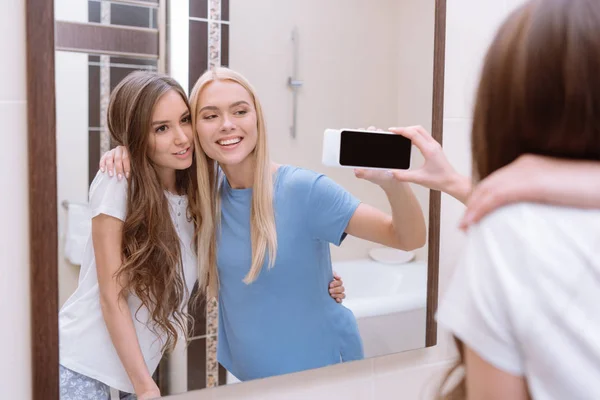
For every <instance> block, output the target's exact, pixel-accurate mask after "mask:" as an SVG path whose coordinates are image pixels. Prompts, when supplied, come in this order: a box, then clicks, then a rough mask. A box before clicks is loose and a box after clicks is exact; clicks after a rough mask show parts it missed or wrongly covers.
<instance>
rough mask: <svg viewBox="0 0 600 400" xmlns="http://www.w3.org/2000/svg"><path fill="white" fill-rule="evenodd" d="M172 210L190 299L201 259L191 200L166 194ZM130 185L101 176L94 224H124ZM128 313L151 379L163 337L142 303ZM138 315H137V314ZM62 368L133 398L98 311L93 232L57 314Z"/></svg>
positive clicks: (132, 301) (132, 303)
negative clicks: (104, 220) (100, 218)
mask: <svg viewBox="0 0 600 400" xmlns="http://www.w3.org/2000/svg"><path fill="white" fill-rule="evenodd" d="M165 195H166V196H167V198H168V200H169V204H170V210H171V218H172V220H173V224H174V225H175V229H176V231H177V233H178V234H179V239H180V244H181V251H182V260H183V270H184V275H185V283H186V286H187V289H188V293H191V291H192V288H193V286H194V284H195V282H196V280H197V277H198V273H197V270H196V262H197V257H196V254H195V252H194V251H193V247H192V243H193V238H194V224H193V222H191V221H188V219H187V215H186V209H187V203H188V202H187V197H186V196H176V195H173V194H170V193H168V192H165ZM126 201H127V182H126V180H125V179H123V180H121V181H119V180H118V179H116V178H110V177H109V176H108V175H106V174H103V173H98V175H96V178H95V179H94V181H93V182H92V185H91V187H90V203H89V206H90V211H91V215H92V218H93V217H95V216H97V215H99V214H106V215H109V216H112V217H115V218H118V219H120V220H122V221H124V220H125V216H126V207H127V202H126ZM128 304H129V309H130V310H131V314H132V316H133V317H134V318H133V321H134V326H135V329H136V333H137V337H138V341H139V344H140V348H141V350H142V353H143V355H144V360H145V361H146V365H147V366H148V370H149V371H150V373H151V374H152V373H153V372H154V370H155V369H156V367H157V366H158V363H159V361H160V359H161V357H162V353H161V347H162V345H163V344H164V336H161V337H157V335H156V334H155V333H153V332H152V330H150V329H149V328H148V327H147V326H146V323H147V322H148V321H149V312H148V309H147V308H145V307H142V308H141V309H140V310H139V311H137V309H138V307H139V306H140V305H141V301H140V300H139V298H137V297H135V296H133V295H130V296H129V299H128ZM136 311H137V314H136ZM58 319H59V344H60V363H61V364H62V365H63V366H65V367H67V368H69V369H71V370H73V371H75V372H78V373H80V374H83V375H86V376H88V377H90V378H93V379H96V380H99V381H101V382H103V383H105V384H107V385H109V386H110V387H113V388H115V389H119V390H122V391H125V392H129V393H133V392H134V389H133V385H132V384H131V382H130V380H129V377H128V376H127V373H126V372H125V368H124V367H123V364H122V363H121V360H120V359H119V356H118V354H117V351H116V350H115V348H114V346H113V344H112V341H111V339H110V336H109V333H108V329H107V328H106V323H105V322H104V318H103V316H102V309H101V308H100V295H99V290H98V277H97V273H96V260H95V257H94V246H93V243H92V232H91V230H90V232H89V237H88V241H87V244H86V247H85V253H84V256H83V262H82V264H81V271H80V273H79V285H78V286H77V290H75V292H74V293H73V295H72V296H71V297H69V299H68V300H67V302H66V303H65V304H64V305H63V307H62V308H61V310H60V312H59V318H58Z"/></svg>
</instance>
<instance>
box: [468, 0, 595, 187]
mask: <svg viewBox="0 0 600 400" xmlns="http://www.w3.org/2000/svg"><path fill="white" fill-rule="evenodd" d="M524 153H533V154H540V155H548V156H555V157H563V158H571V159H588V160H600V2H599V1H598V0H532V1H529V2H527V3H526V4H525V5H524V6H522V7H521V8H519V9H517V10H516V11H515V12H514V13H513V14H512V15H511V16H510V17H509V18H508V19H507V20H506V21H505V22H504V24H503V25H502V27H501V28H500V30H499V32H498V33H497V35H496V38H495V39H494V41H493V43H492V45H491V47H490V49H489V51H488V54H487V57H486V59H485V63H484V66H483V71H482V76H481V82H480V84H479V90H478V93H477V98H476V105H475V114H474V119H473V161H474V162H473V166H474V175H476V176H477V177H478V178H480V179H483V178H485V177H486V176H488V175H489V174H491V173H492V172H494V171H495V170H497V169H499V168H501V167H503V166H505V165H507V164H509V163H511V162H512V161H513V160H515V159H516V158H517V157H518V156H520V155H522V154H524Z"/></svg>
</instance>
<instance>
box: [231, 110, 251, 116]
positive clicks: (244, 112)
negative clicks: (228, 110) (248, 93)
mask: <svg viewBox="0 0 600 400" xmlns="http://www.w3.org/2000/svg"><path fill="white" fill-rule="evenodd" d="M234 114H235V115H246V114H248V111H247V110H239V111H236V112H235V113H234Z"/></svg>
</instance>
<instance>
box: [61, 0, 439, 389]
mask: <svg viewBox="0 0 600 400" xmlns="http://www.w3.org/2000/svg"><path fill="white" fill-rule="evenodd" d="M207 3H211V2H206V1H197V0H189V1H187V0H185V1H184V0H177V1H172V2H171V3H170V12H169V16H170V18H171V19H176V20H177V21H178V22H177V24H170V27H169V35H170V43H171V45H170V57H169V60H170V61H169V62H170V65H169V68H170V71H171V75H173V76H174V78H175V79H177V80H178V81H179V82H181V83H182V86H184V87H185V88H186V89H187V88H189V87H191V85H192V84H193V82H194V81H195V80H196V79H197V78H198V76H199V75H200V74H201V73H202V72H203V71H204V70H205V69H206V68H207V67H208V66H209V65H211V63H216V64H221V65H229V66H231V67H232V68H234V69H236V70H238V71H240V72H241V73H243V74H245V75H246V76H247V77H248V78H249V80H250V81H251V82H253V84H254V85H255V87H256V88H257V89H258V93H259V94H260V96H261V99H262V102H263V107H264V108H265V110H266V115H267V127H268V131H269V135H270V138H269V139H270V145H271V149H272V153H273V154H276V156H277V158H278V159H277V160H275V161H278V162H283V163H286V164H294V165H299V166H302V167H306V168H309V169H312V170H316V171H320V172H324V173H326V174H327V175H329V176H330V177H332V178H333V179H334V180H335V181H337V182H339V183H340V184H341V185H343V186H344V187H345V188H346V189H348V190H349V191H351V192H352V193H354V194H355V195H357V196H358V197H360V198H361V200H363V201H365V202H367V203H369V204H372V205H374V206H376V207H378V208H381V209H383V210H386V209H387V208H388V207H389V206H388V203H387V201H386V198H385V195H384V193H383V192H382V191H380V190H378V189H377V188H374V187H373V186H372V185H371V184H370V183H368V182H364V181H359V180H357V179H356V178H355V177H354V175H353V174H352V172H351V170H340V169H333V168H326V167H324V166H322V164H321V157H320V156H321V154H320V149H321V141H322V132H323V130H324V129H325V128H343V127H359V126H363V125H364V124H365V123H371V124H373V125H377V126H378V127H381V128H384V129H385V128H387V127H388V126H390V125H392V124H393V125H412V124H415V123H417V122H418V123H421V124H424V125H425V127H426V128H427V129H430V128H431V93H432V87H431V86H432V75H433V53H432V52H431V51H430V49H431V48H432V47H433V7H434V4H433V3H434V2H423V1H420V0H411V1H404V2H394V1H386V2H385V6H384V5H381V6H378V7H371V6H369V4H368V2H362V3H360V4H362V5H360V4H359V3H357V5H356V6H355V7H346V6H345V1H344V0H331V1H328V2H327V6H326V7H324V6H323V5H322V2H319V1H317V0H310V1H307V0H296V1H294V2H281V1H279V0H253V1H252V2H249V1H247V0H229V1H228V0H222V1H220V2H212V3H216V4H219V3H220V7H221V8H220V12H216V11H215V10H214V9H213V10H211V9H210V4H207ZM112 7H113V8H112V10H111V11H112V13H113V15H117V14H118V15H120V18H122V19H123V20H122V21H121V22H120V23H121V24H130V25H133V26H152V23H153V16H152V14H151V13H148V10H144V9H142V8H140V7H134V6H125V5H116V4H113V5H112ZM266 9H269V10H275V11H273V12H270V13H264V12H262V11H261V10H266ZM317 10H318V11H317ZM340 10H343V11H340ZM100 12H101V10H100V7H99V3H98V2H95V1H87V2H86V1H75V2H74V1H62V2H61V1H56V19H61V20H69V21H83V22H88V21H96V20H98V19H99V18H101V15H100ZM275 16H276V17H275ZM113 18H114V17H113ZM182 18H183V19H182ZM182 20H183V21H186V23H182V22H181V21H182ZM336 20H343V21H344V23H343V24H338V25H337V26H336V29H335V30H332V29H329V26H330V24H331V22H332V21H336ZM424 20H426V21H424ZM364 21H377V23H369V24H368V26H367V24H365V22H364ZM399 21H420V22H416V23H415V28H414V30H413V33H414V36H413V37H410V38H403V37H399V35H393V34H390V32H393V31H394V29H395V28H394V25H395V24H397V23H399ZM144 24H145V25H144ZM292 29H295V31H296V32H297V36H296V42H295V43H294V42H293V41H292V40H291V35H292ZM333 43H335V45H332V44H333ZM358 44H360V46H358ZM367 44H368V45H367ZM294 45H297V46H298V48H297V52H294ZM359 49H364V50H359ZM361 51H362V53H361ZM382 55H385V57H386V63H381V62H378V59H380V58H381V56H382ZM103 60H104V61H106V60H105V59H101V57H100V56H90V55H87V54H83V53H72V52H60V51H59V52H57V54H56V95H57V143H58V149H57V151H58V153H57V160H58V199H59V209H60V210H59V214H58V215H59V237H60V264H59V277H60V304H61V305H62V304H63V303H64V302H65V301H66V299H67V298H68V296H69V295H70V294H71V293H72V292H73V290H74V289H75V288H76V286H77V279H78V267H77V262H78V257H79V255H78V252H77V248H79V247H78V245H77V244H78V241H80V240H81V236H82V233H81V232H85V229H89V228H88V227H87V225H86V224H87V223H89V221H87V220H86V213H85V203H86V201H87V193H88V185H89V183H90V182H91V179H93V176H94V175H95V171H96V167H97V164H98V159H99V155H100V154H101V150H102V149H103V148H104V147H103V146H106V145H107V143H102V140H101V136H100V129H101V117H100V116H101V112H100V110H101V109H102V107H105V105H106V101H107V97H106V94H107V93H109V91H110V89H112V88H113V87H114V86H115V85H116V83H118V82H119V80H120V79H122V78H123V77H124V76H125V75H126V74H127V73H129V72H131V71H133V70H134V69H137V68H145V69H156V63H155V62H154V63H153V62H149V61H144V60H139V59H138V60H136V59H127V58H119V59H117V58H116V57H111V59H110V63H103ZM390 60H391V61H390ZM295 63H296V65H297V68H298V71H297V73H298V78H299V79H300V80H301V81H302V87H301V88H299V90H298V97H297V99H298V100H297V104H296V107H297V125H296V127H295V129H296V137H295V138H294V139H292V138H291V134H290V129H291V124H292V114H293V108H294V104H293V96H292V94H291V93H292V92H291V89H290V88H289V87H288V85H287V82H288V78H289V77H290V76H291V75H292V74H293V72H292V71H293V69H294V64H295ZM417 94H418V95H417ZM80 132H87V134H86V135H81V134H80ZM75 148H76V149H88V151H82V152H79V151H77V152H75V151H73V149H75ZM415 153H416V152H413V154H414V158H415V159H414V160H413V165H417V164H418V163H419V162H420V160H419V159H417V158H418V157H420V155H418V154H415ZM83 165H85V166H88V168H82V167H81V166H83ZM414 190H415V193H416V194H417V197H418V199H419V201H420V203H421V206H422V208H423V210H425V216H426V218H427V210H428V207H429V196H428V191H426V190H424V189H423V188H421V187H414ZM63 201H64V204H62V202H63ZM82 205H83V206H82ZM388 211H389V210H388ZM378 247H379V246H377V245H375V244H373V243H369V242H365V241H362V240H359V239H356V238H352V237H349V238H347V239H346V241H345V243H344V244H343V245H342V246H341V247H340V248H335V247H333V248H332V257H333V268H334V270H335V271H336V272H337V273H338V274H339V275H341V277H342V279H343V281H344V286H345V288H346V295H347V298H346V300H344V306H346V307H347V308H349V309H350V310H352V311H353V313H354V315H355V316H356V318H357V321H358V325H359V331H360V334H361V337H362V339H363V344H364V349H365V357H373V356H380V355H384V354H390V353H396V352H400V351H405V350H409V349H415V348H420V347H423V346H424V345H425V326H426V324H425V320H426V295H427V288H426V286H427V252H428V247H427V246H425V247H424V248H422V249H419V250H417V251H415V252H414V253H411V254H406V253H403V252H401V251H399V250H392V249H385V248H378ZM206 313H207V314H206ZM215 316H216V310H215V309H214V306H211V307H209V310H208V312H206V311H205V309H204V308H202V310H200V311H198V312H196V313H195V314H194V318H195V320H196V325H195V327H194V333H193V337H192V340H191V342H190V343H189V346H188V347H187V349H186V348H185V346H178V349H177V350H176V351H175V353H174V354H173V355H172V356H171V357H170V359H169V361H168V362H165V363H164V364H163V365H162V366H161V369H159V372H160V371H167V373H166V375H167V378H166V379H167V380H169V386H170V388H171V390H172V392H179V391H187V390H193V389H200V388H204V387H210V386H216V385H219V384H225V383H231V382H234V381H235V378H233V377H232V376H231V375H228V374H226V371H225V370H224V369H223V368H221V367H219V366H218V363H217V362H216V333H217V329H218V328H217V326H216V324H217V321H216V317H215ZM163 368H164V369H163ZM163 378H164V377H162V378H161V379H163Z"/></svg>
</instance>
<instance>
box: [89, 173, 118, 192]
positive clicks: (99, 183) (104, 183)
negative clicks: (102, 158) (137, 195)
mask: <svg viewBox="0 0 600 400" xmlns="http://www.w3.org/2000/svg"><path fill="white" fill-rule="evenodd" d="M106 192H114V193H127V179H118V178H117V177H116V176H110V175H109V174H108V173H106V172H102V171H98V172H97V173H96V176H95V177H94V180H93V181H92V183H91V185H90V198H91V197H93V196H94V195H95V194H100V193H102V194H103V193H106Z"/></svg>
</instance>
